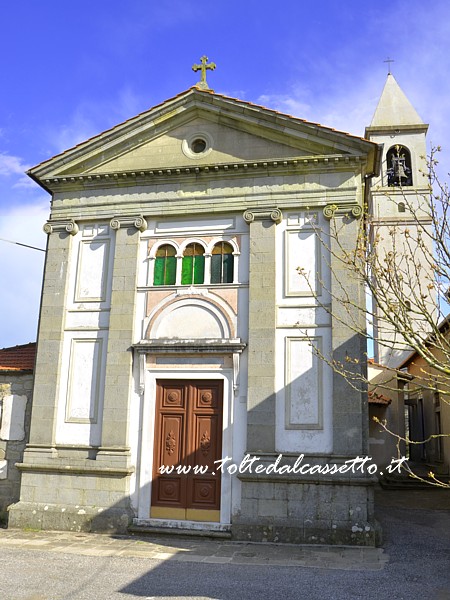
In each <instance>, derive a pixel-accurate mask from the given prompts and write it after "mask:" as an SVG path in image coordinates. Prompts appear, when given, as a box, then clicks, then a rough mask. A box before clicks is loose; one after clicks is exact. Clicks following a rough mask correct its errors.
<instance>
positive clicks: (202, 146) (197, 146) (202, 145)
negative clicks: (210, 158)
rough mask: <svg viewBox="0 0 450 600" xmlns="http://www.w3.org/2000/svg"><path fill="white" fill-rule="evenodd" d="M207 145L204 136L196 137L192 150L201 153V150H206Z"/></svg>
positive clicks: (192, 143)
mask: <svg viewBox="0 0 450 600" xmlns="http://www.w3.org/2000/svg"><path fill="white" fill-rule="evenodd" d="M206 146H207V144H206V140H204V139H203V138H195V140H193V141H192V142H191V150H192V152H194V154H200V153H201V152H204V151H205V150H206Z"/></svg>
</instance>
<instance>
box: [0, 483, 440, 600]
mask: <svg viewBox="0 0 450 600" xmlns="http://www.w3.org/2000/svg"><path fill="white" fill-rule="evenodd" d="M398 494H399V493H396V494H393V495H391V496H389V493H388V496H386V494H384V495H383V497H382V498H381V500H379V503H378V519H379V520H380V522H381V524H382V526H383V530H384V535H385V541H384V544H383V546H384V549H385V552H386V553H387V555H388V558H389V559H388V561H387V563H386V565H385V566H384V567H383V568H382V569H381V570H373V569H372V570H368V569H364V568H358V565H355V569H351V570H349V569H347V570H341V569H336V568H334V569H329V568H321V567H320V565H317V566H312V567H302V566H295V567H288V566H278V565H276V566H273V565H272V566H271V565H260V564H258V565H249V564H243V565H239V564H214V563H204V562H177V561H171V560H165V561H164V560H155V559H148V558H129V557H124V556H121V557H117V556H86V555H83V554H77V553H71V554H69V553H66V552H64V550H62V551H61V552H58V553H55V552H52V553H50V552H48V551H45V550H34V549H33V550H31V549H29V548H9V547H8V546H3V545H2V546H0V598H1V600H133V599H136V600H138V599H139V600H142V599H145V600H150V599H158V600H163V599H176V598H180V599H181V598H182V599H189V598H193V599H194V598H195V599H197V600H200V599H209V600H211V599H218V600H219V599H220V600H250V599H251V600H253V599H257V600H265V599H267V600H268V599H270V600H272V599H278V598H283V599H289V598H293V599H297V598H298V599H305V600H334V599H336V600H341V599H342V600H353V599H369V600H370V599H372V598H373V599H377V600H400V599H402V600H416V599H417V600H435V599H436V600H450V510H449V509H450V504H449V503H448V500H449V499H450V496H449V495H448V494H447V495H446V496H442V495H441V496H440V497H438V496H434V498H433V494H439V492H431V500H430V499H428V500H427V501H421V500H420V495H419V496H418V499H416V502H415V504H414V505H413V506H412V501H411V498H412V496H411V492H400V494H401V495H400V497H399V496H398ZM428 495H429V494H428ZM422 496H423V495H422ZM399 498H400V499H399ZM437 498H440V499H438V501H436V499H437ZM436 507H437V508H436Z"/></svg>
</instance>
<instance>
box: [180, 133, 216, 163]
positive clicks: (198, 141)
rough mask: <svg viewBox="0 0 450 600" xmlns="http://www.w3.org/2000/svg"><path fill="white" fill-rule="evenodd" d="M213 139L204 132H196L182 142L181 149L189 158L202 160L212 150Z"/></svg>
mask: <svg viewBox="0 0 450 600" xmlns="http://www.w3.org/2000/svg"><path fill="white" fill-rule="evenodd" d="M212 145H213V139H212V137H211V136H210V135H209V133H206V132H203V131H202V132H196V133H192V135H190V136H188V137H187V138H186V139H184V140H183V142H182V145H181V147H182V149H183V152H184V154H185V155H186V156H188V157H189V158H203V157H204V156H206V155H207V154H209V153H210V152H211V150H212Z"/></svg>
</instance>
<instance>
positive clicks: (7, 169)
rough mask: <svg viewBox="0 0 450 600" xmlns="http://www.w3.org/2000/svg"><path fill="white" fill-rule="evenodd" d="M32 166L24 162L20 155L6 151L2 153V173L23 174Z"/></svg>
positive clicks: (0, 160)
mask: <svg viewBox="0 0 450 600" xmlns="http://www.w3.org/2000/svg"><path fill="white" fill-rule="evenodd" d="M29 168H30V166H29V165H26V164H25V163H23V162H22V159H21V158H19V157H18V156H11V155H10V154H6V153H4V152H2V153H0V175H3V176H6V177H9V176H10V175H23V174H24V172H25V171H27V170H28V169H29Z"/></svg>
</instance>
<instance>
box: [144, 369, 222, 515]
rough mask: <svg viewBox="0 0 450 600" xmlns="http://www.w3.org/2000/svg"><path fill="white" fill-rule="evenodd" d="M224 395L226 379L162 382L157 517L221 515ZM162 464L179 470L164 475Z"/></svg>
mask: <svg viewBox="0 0 450 600" xmlns="http://www.w3.org/2000/svg"><path fill="white" fill-rule="evenodd" d="M222 397H223V385H222V381H209V380H201V381H191V380H186V381H165V380H158V381H157V391H156V414H155V446H154V468H153V482H152V509H151V516H152V517H155V518H173V519H189V520H199V521H203V520H205V521H218V520H219V515H220V473H217V474H215V473H214V471H215V465H214V461H216V460H219V459H220V458H221V453H222V401H223V400H222ZM161 465H164V466H166V467H173V468H174V469H173V471H172V472H171V473H170V474H164V475H162V474H160V473H159V471H158V469H159V467H160V466H161ZM196 466H197V467H203V468H204V467H206V468H207V471H206V473H198V472H197V473H196V472H195V471H194V467H196ZM176 467H183V468H184V469H185V470H186V471H189V472H188V473H187V474H186V473H185V474H182V473H177V472H176V470H175V469H176Z"/></svg>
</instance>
